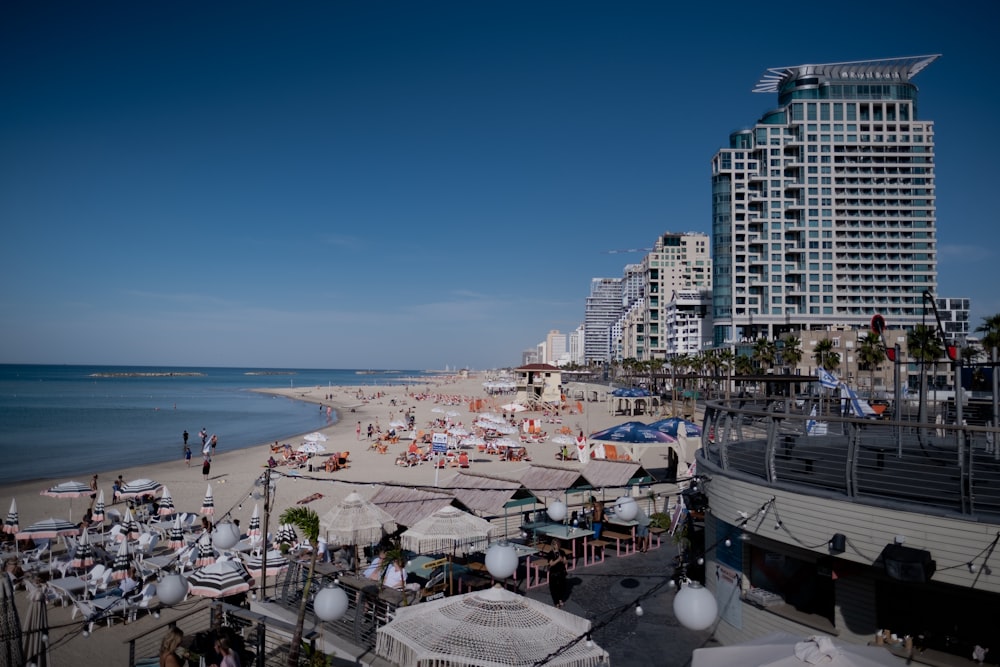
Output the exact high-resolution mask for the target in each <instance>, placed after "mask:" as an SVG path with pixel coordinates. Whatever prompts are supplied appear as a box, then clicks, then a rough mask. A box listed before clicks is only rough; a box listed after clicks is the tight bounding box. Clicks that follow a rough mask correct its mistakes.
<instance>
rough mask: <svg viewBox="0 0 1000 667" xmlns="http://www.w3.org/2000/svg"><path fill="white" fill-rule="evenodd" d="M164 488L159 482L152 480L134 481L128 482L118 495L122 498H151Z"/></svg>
mask: <svg viewBox="0 0 1000 667" xmlns="http://www.w3.org/2000/svg"><path fill="white" fill-rule="evenodd" d="M161 488H163V485H162V484H160V483H159V482H154V481H153V480H151V479H134V480H132V481H131V482H126V483H125V486H123V487H122V488H121V491H120V492H119V493H118V495H119V496H121V497H122V498H135V497H136V496H151V495H153V494H154V493H156V492H157V491H159V490H160V489H161Z"/></svg>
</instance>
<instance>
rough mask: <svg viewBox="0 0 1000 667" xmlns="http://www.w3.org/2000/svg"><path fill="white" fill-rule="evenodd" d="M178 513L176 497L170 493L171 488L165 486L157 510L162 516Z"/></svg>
mask: <svg viewBox="0 0 1000 667" xmlns="http://www.w3.org/2000/svg"><path fill="white" fill-rule="evenodd" d="M176 513H177V508H176V507H174V498H173V496H171V495H170V489H168V488H167V487H163V495H162V496H160V507H159V509H158V510H157V514H159V515H160V516H173V515H174V514H176Z"/></svg>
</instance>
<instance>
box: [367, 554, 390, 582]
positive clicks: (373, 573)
mask: <svg viewBox="0 0 1000 667" xmlns="http://www.w3.org/2000/svg"><path fill="white" fill-rule="evenodd" d="M384 559H385V547H380V548H379V550H378V553H377V554H376V555H375V557H374V558H372V560H371V562H370V563H368V567H366V568H365V570H364V572H363V573H362V574H363V575H364V577H365V579H371V580H372V581H378V580H379V579H381V578H382V561H383V560H384Z"/></svg>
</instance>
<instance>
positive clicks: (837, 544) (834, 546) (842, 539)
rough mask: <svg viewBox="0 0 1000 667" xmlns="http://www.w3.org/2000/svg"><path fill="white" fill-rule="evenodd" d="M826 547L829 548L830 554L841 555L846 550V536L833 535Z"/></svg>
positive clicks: (841, 534)
mask: <svg viewBox="0 0 1000 667" xmlns="http://www.w3.org/2000/svg"><path fill="white" fill-rule="evenodd" d="M827 546H828V547H829V548H830V553H832V554H842V553H844V551H845V550H846V549H847V536H846V535H844V534H843V533H835V534H834V536H833V537H831V538H830V543H829V544H828V545H827Z"/></svg>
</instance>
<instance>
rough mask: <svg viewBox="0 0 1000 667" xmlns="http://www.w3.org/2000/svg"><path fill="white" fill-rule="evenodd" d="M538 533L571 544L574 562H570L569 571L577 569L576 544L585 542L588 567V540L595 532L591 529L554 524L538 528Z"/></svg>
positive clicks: (584, 550)
mask: <svg viewBox="0 0 1000 667" xmlns="http://www.w3.org/2000/svg"><path fill="white" fill-rule="evenodd" d="M537 532H539V533H541V534H542V535H547V536H549V537H554V538H556V539H559V540H565V541H567V542H569V543H570V549H571V550H572V554H573V560H572V561H571V562H570V564H569V567H568V568H567V569H570V570H573V569H575V568H576V543H577V542H578V541H580V540H583V553H582V554H581V555H582V556H583V557H584V563H583V564H584V565H587V562H586V555H587V540H588V539H589V538H590V537H591V536H593V534H594V531H592V530H590V529H589V528H573V527H572V526H564V525H562V524H552V525H548V526H543V527H541V528H538V530H537Z"/></svg>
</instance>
